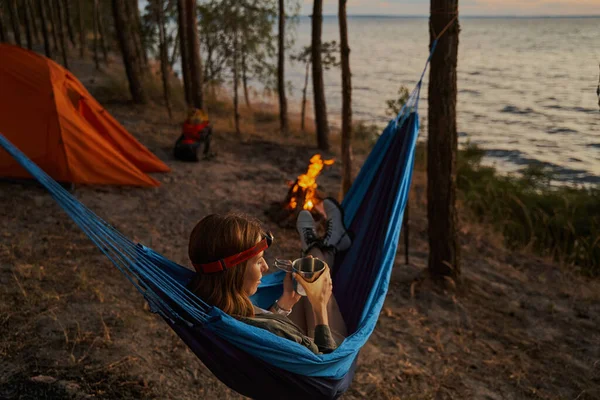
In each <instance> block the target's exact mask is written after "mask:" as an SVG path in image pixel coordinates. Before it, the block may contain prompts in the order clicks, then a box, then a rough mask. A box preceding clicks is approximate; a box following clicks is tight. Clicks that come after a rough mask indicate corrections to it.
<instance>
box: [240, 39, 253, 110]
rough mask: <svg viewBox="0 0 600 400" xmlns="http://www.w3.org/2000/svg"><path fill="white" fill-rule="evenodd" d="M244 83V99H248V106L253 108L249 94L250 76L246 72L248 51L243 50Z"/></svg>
mask: <svg viewBox="0 0 600 400" xmlns="http://www.w3.org/2000/svg"><path fill="white" fill-rule="evenodd" d="M242 85H243V86H244V99H245V100H246V107H248V108H249V109H252V105H251V104H250V95H249V94H248V76H247V74H246V51H245V50H242Z"/></svg>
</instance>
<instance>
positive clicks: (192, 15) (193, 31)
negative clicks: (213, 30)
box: [185, 0, 203, 109]
mask: <svg viewBox="0 0 600 400" xmlns="http://www.w3.org/2000/svg"><path fill="white" fill-rule="evenodd" d="M185 4H186V9H185V16H186V19H187V21H186V27H187V34H188V35H187V38H188V55H189V59H188V63H189V65H190V80H191V83H192V84H191V93H190V95H191V100H192V105H193V106H194V107H195V108H198V109H202V107H203V96H202V61H201V59H200V38H199V37H198V28H197V22H196V0H185Z"/></svg>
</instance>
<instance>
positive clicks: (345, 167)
mask: <svg viewBox="0 0 600 400" xmlns="http://www.w3.org/2000/svg"><path fill="white" fill-rule="evenodd" d="M339 20H340V21H339V25H340V53H341V67H342V194H343V196H345V195H346V193H348V190H350V186H352V177H353V173H352V74H351V72H350V47H349V45H348V19H347V17H346V0H339Z"/></svg>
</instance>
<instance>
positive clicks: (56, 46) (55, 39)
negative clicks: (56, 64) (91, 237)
mask: <svg viewBox="0 0 600 400" xmlns="http://www.w3.org/2000/svg"><path fill="white" fill-rule="evenodd" d="M42 2H43V3H46V6H47V7H48V21H50V29H51V30H52V44H53V46H52V50H53V51H58V52H60V44H59V41H58V34H57V29H56V25H57V23H56V15H55V14H56V12H55V10H54V9H55V7H53V6H52V1H49V0H47V1H42Z"/></svg>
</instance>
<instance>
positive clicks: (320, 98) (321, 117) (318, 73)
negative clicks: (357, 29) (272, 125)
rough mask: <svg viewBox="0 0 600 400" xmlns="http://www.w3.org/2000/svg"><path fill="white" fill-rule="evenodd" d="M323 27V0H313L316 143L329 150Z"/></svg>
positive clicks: (324, 149)
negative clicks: (322, 52) (322, 56)
mask: <svg viewBox="0 0 600 400" xmlns="http://www.w3.org/2000/svg"><path fill="white" fill-rule="evenodd" d="M322 28H323V0H314V5H313V15H312V81H313V95H314V98H315V101H314V109H315V123H316V127H317V145H318V146H319V149H321V150H323V151H328V150H329V126H328V124H327V105H326V104H325V83H324V82H323V64H322V62H321V31H322Z"/></svg>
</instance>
